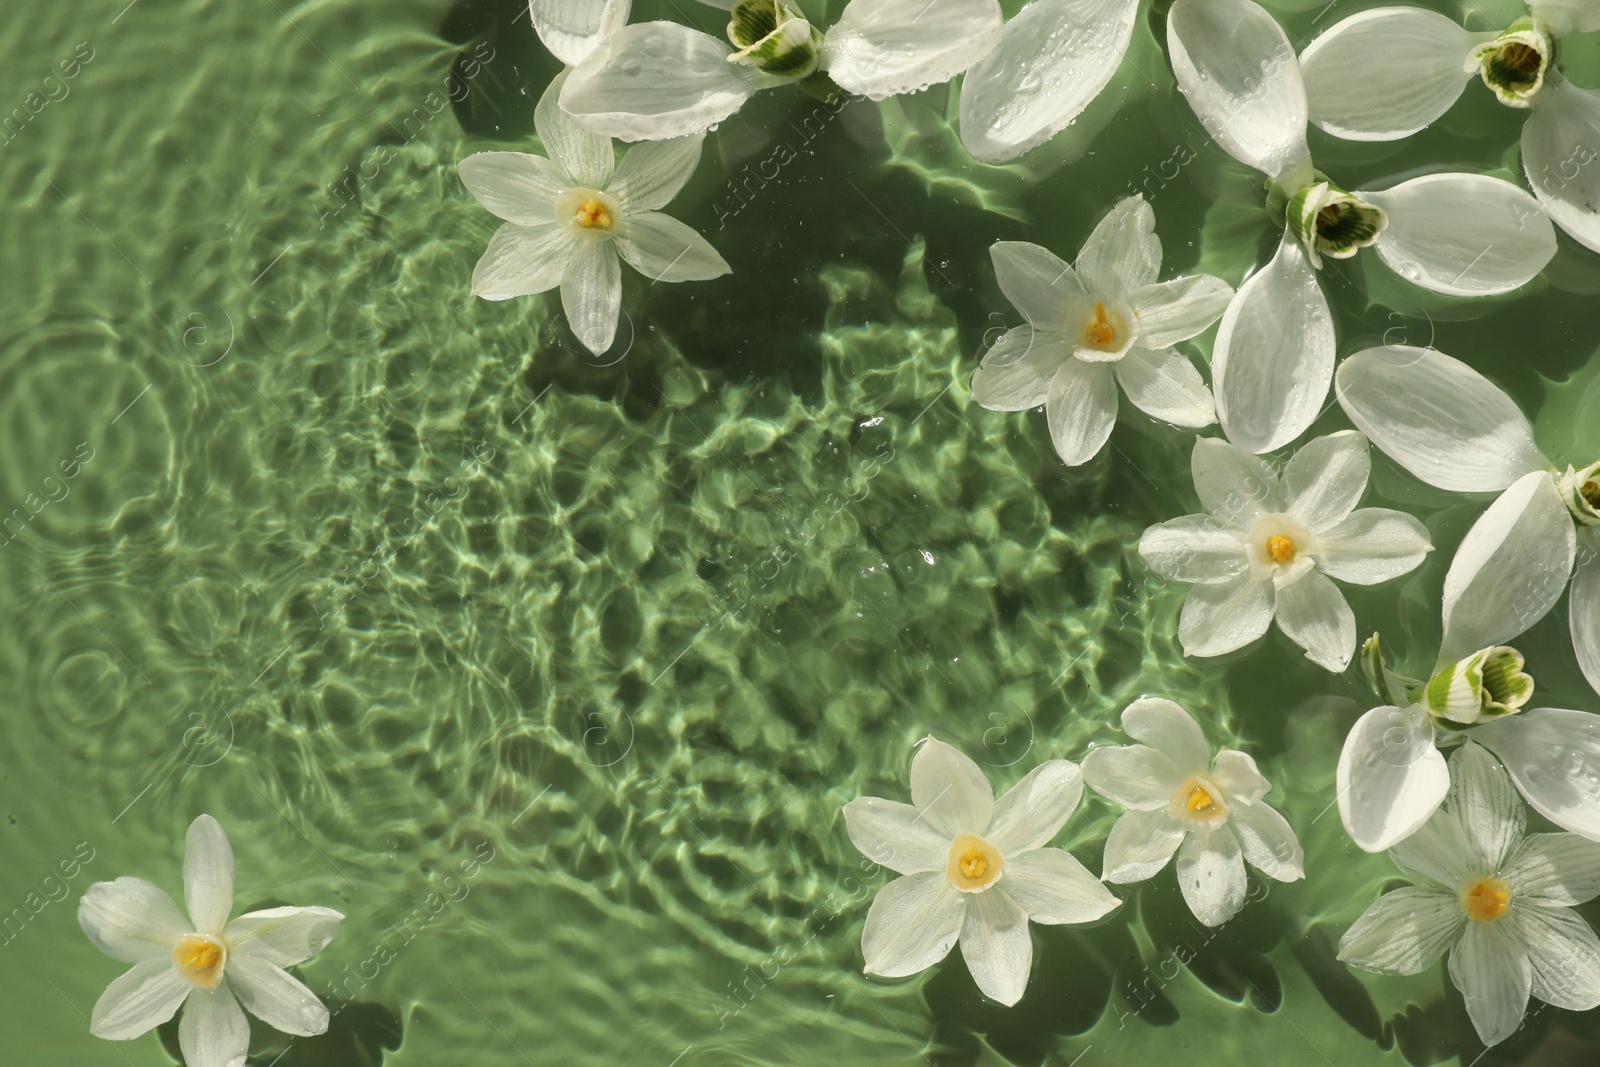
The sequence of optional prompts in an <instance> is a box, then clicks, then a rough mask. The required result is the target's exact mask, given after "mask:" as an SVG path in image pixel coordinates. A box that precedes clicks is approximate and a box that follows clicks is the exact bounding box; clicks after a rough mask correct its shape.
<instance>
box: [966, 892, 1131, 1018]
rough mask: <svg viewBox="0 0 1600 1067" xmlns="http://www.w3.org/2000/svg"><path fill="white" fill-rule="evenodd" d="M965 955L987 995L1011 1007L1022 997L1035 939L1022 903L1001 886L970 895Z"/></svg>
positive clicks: (974, 976) (976, 980) (1031, 967)
mask: <svg viewBox="0 0 1600 1067" xmlns="http://www.w3.org/2000/svg"><path fill="white" fill-rule="evenodd" d="M1108 895H1109V894H1108ZM961 957H962V959H964V960H966V961H967V970H969V971H971V972H972V980H973V981H974V982H976V983H978V988H979V989H981V990H982V991H983V995H984V996H986V997H989V998H990V999H991V1000H997V1001H999V1002H1000V1003H1001V1004H1004V1005H1006V1006H1007V1007H1010V1006H1011V1005H1013V1004H1015V1003H1016V1002H1017V1001H1019V1000H1021V999H1022V993H1023V991H1024V990H1025V989H1027V988H1028V972H1029V971H1031V970H1032V969H1033V938H1032V937H1030V936H1029V934H1028V915H1027V913H1026V912H1025V911H1023V909H1022V905H1021V904H1018V903H1017V902H1016V901H1014V900H1012V899H1011V898H1010V897H1009V896H1007V895H1006V893H1005V891H1004V890H1002V889H1000V888H999V887H996V888H995V889H990V890H987V891H985V892H982V893H971V894H968V895H967V918H966V921H965V922H964V923H962V924H961Z"/></svg>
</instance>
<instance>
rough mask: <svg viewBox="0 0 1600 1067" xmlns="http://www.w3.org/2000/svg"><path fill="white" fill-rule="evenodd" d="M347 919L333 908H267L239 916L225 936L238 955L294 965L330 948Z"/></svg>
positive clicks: (281, 964) (272, 962)
mask: <svg viewBox="0 0 1600 1067" xmlns="http://www.w3.org/2000/svg"><path fill="white" fill-rule="evenodd" d="M343 919H344V915H343V914H341V913H340V912H337V911H334V910H333V909H332V908H290V907H283V908H267V909H265V910H263V911H252V912H248V913H246V914H244V915H241V916H239V917H238V918H237V919H235V920H233V921H232V922H231V923H229V924H228V926H227V928H226V929H225V930H224V931H223V936H224V937H226V938H227V940H228V944H229V946H230V947H231V948H232V951H233V953H234V954H235V955H236V956H253V957H254V958H256V959H260V960H266V961H267V962H268V963H271V964H275V965H277V966H279V967H293V966H295V965H296V964H298V963H304V962H305V961H306V960H309V959H310V958H311V957H312V956H315V955H316V954H317V953H319V952H321V951H322V950H323V949H324V948H326V947H327V946H328V942H330V941H332V940H333V937H334V935H335V934H337V933H338V932H339V923H340V922H341V921H342V920H343Z"/></svg>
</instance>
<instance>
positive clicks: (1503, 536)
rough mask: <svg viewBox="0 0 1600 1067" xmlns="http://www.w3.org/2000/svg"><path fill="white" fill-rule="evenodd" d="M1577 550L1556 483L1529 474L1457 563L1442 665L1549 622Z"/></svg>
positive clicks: (1467, 540) (1449, 578)
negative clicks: (1545, 620) (1546, 616)
mask: <svg viewBox="0 0 1600 1067" xmlns="http://www.w3.org/2000/svg"><path fill="white" fill-rule="evenodd" d="M1576 553H1577V536H1576V534H1575V533H1574V532H1573V528H1572V516H1571V513H1570V512H1568V511H1567V506H1566V504H1565V503H1563V502H1562V500H1561V493H1560V492H1559V491H1558V490H1557V489H1556V486H1555V482H1553V481H1551V479H1550V476H1549V475H1547V474H1544V473H1539V472H1536V473H1533V474H1525V475H1523V476H1522V478H1521V480H1519V481H1518V482H1516V483H1515V484H1514V485H1512V486H1511V488H1509V489H1507V490H1506V491H1505V492H1504V493H1502V494H1500V499H1498V500H1496V501H1495V502H1494V503H1493V504H1491V505H1489V509H1488V510H1487V511H1485V512H1484V513H1483V514H1482V515H1481V516H1479V517H1478V521H1477V522H1475V523H1473V524H1472V529H1470V530H1468V531H1467V536H1466V537H1464V538H1462V540H1461V547H1460V548H1458V549H1456V555H1455V559H1453V560H1452V561H1451V562H1450V570H1449V571H1448V572H1447V573H1446V574H1445V576H1444V639H1443V642H1442V647H1441V648H1440V650H1439V660H1440V662H1441V663H1448V662H1452V661H1454V660H1458V659H1462V658H1464V657H1466V656H1470V655H1472V654H1473V653H1474V652H1476V651H1478V650H1479V649H1482V648H1488V647H1490V646H1491V645H1503V644H1506V643H1508V642H1509V641H1511V640H1512V639H1513V638H1515V637H1516V636H1517V635H1519V634H1521V633H1522V632H1523V631H1524V630H1526V629H1527V628H1528V627H1530V626H1532V625H1533V624H1534V623H1536V622H1538V621H1539V620H1540V619H1542V618H1544V616H1545V614H1546V613H1547V612H1549V610H1550V609H1551V608H1553V607H1555V605H1556V601H1558V600H1560V599H1561V594H1562V593H1563V592H1565V591H1566V588H1567V578H1568V576H1569V575H1571V573H1572V561H1573V558H1574V556H1575V555H1576Z"/></svg>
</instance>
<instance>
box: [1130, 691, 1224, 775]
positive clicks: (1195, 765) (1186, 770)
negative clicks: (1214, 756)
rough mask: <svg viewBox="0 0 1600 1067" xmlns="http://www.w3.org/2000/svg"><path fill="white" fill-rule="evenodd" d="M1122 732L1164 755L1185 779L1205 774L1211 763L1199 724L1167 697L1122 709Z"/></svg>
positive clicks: (1209, 748)
mask: <svg viewBox="0 0 1600 1067" xmlns="http://www.w3.org/2000/svg"><path fill="white" fill-rule="evenodd" d="M1122 732H1123V733H1125V734H1127V735H1128V736H1129V737H1131V738H1133V739H1134V740H1135V741H1138V742H1140V743H1141V744H1145V745H1149V746H1150V747H1151V748H1153V749H1155V750H1156V751H1157V752H1161V753H1164V754H1165V755H1166V757H1167V758H1168V759H1170V760H1171V761H1172V765H1173V766H1174V767H1177V768H1178V773H1179V774H1182V775H1183V776H1185V777H1187V776H1189V775H1191V774H1201V773H1204V772H1205V770H1206V769H1207V767H1208V766H1209V765H1210V763H1211V747H1210V746H1209V745H1207V744H1206V735H1205V734H1204V733H1202V732H1201V731H1200V724H1199V723H1197V722H1195V721H1194V716H1192V715H1190V714H1189V713H1188V712H1187V711H1184V710H1183V708H1182V707H1181V706H1180V705H1178V704H1176V703H1174V702H1173V701H1171V700H1167V699H1165V698H1164V697H1140V698H1139V699H1138V700H1135V701H1134V702H1133V703H1132V704H1129V705H1128V706H1127V707H1126V708H1123V709H1122Z"/></svg>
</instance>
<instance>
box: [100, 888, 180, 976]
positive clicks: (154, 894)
mask: <svg viewBox="0 0 1600 1067" xmlns="http://www.w3.org/2000/svg"><path fill="white" fill-rule="evenodd" d="M78 925H79V926H81V927H83V932H84V933H85V934H87V935H89V940H90V941H92V942H94V947H95V948H97V949H99V950H100V951H101V952H104V953H105V954H106V955H107V956H110V957H111V958H112V959H116V960H121V961H123V962H124V963H138V962H140V961H141V960H157V959H158V960H166V961H168V962H169V963H170V961H171V958H172V947H173V946H174V945H176V944H177V943H178V939H179V938H180V937H182V936H183V935H184V934H187V933H190V932H192V931H193V929H194V927H192V926H190V925H189V920H187V919H185V918H184V917H183V914H182V913H181V912H180V911H178V906H177V905H176V904H174V903H173V902H172V898H171V897H169V896H167V894H166V893H165V892H163V891H162V890H161V889H159V888H157V887H156V886H155V885H153V884H151V883H150V882H147V881H145V880H144V879H143V878H127V877H124V878H118V879H117V880H116V881H114V882H96V883H94V884H93V885H91V886H90V887H89V888H88V889H86V890H84V893H83V898H82V899H81V900H79V901H78Z"/></svg>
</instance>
